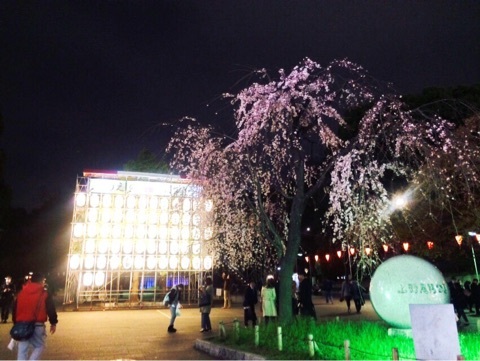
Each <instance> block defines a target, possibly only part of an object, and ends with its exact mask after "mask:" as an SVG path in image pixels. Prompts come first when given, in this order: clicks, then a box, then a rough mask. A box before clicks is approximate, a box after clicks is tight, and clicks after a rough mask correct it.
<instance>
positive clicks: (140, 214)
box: [138, 211, 147, 223]
mask: <svg viewBox="0 0 480 361" xmlns="http://www.w3.org/2000/svg"><path fill="white" fill-rule="evenodd" d="M146 221H147V213H145V211H140V212H138V223H145V222H146Z"/></svg>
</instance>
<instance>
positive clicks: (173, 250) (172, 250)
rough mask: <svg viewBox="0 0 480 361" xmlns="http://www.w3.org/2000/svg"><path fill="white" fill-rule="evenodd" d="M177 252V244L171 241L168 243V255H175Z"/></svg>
mask: <svg viewBox="0 0 480 361" xmlns="http://www.w3.org/2000/svg"><path fill="white" fill-rule="evenodd" d="M178 250H179V246H178V242H175V241H172V242H170V253H171V254H177V253H178Z"/></svg>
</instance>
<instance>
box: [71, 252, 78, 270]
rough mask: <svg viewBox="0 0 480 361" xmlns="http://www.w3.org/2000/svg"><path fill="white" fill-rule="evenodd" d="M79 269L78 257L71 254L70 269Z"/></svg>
mask: <svg viewBox="0 0 480 361" xmlns="http://www.w3.org/2000/svg"><path fill="white" fill-rule="evenodd" d="M78 267H80V256H79V255H78V254H73V255H72V256H71V257H70V268H71V269H78Z"/></svg>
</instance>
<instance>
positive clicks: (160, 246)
mask: <svg viewBox="0 0 480 361" xmlns="http://www.w3.org/2000/svg"><path fill="white" fill-rule="evenodd" d="M167 251H168V244H167V242H166V241H160V242H158V252H159V253H160V254H165V253H167Z"/></svg>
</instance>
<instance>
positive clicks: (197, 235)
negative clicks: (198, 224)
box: [192, 228, 200, 241]
mask: <svg viewBox="0 0 480 361" xmlns="http://www.w3.org/2000/svg"><path fill="white" fill-rule="evenodd" d="M192 238H193V239H194V240H196V241H198V240H199V239H200V229H198V228H193V229H192Z"/></svg>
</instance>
